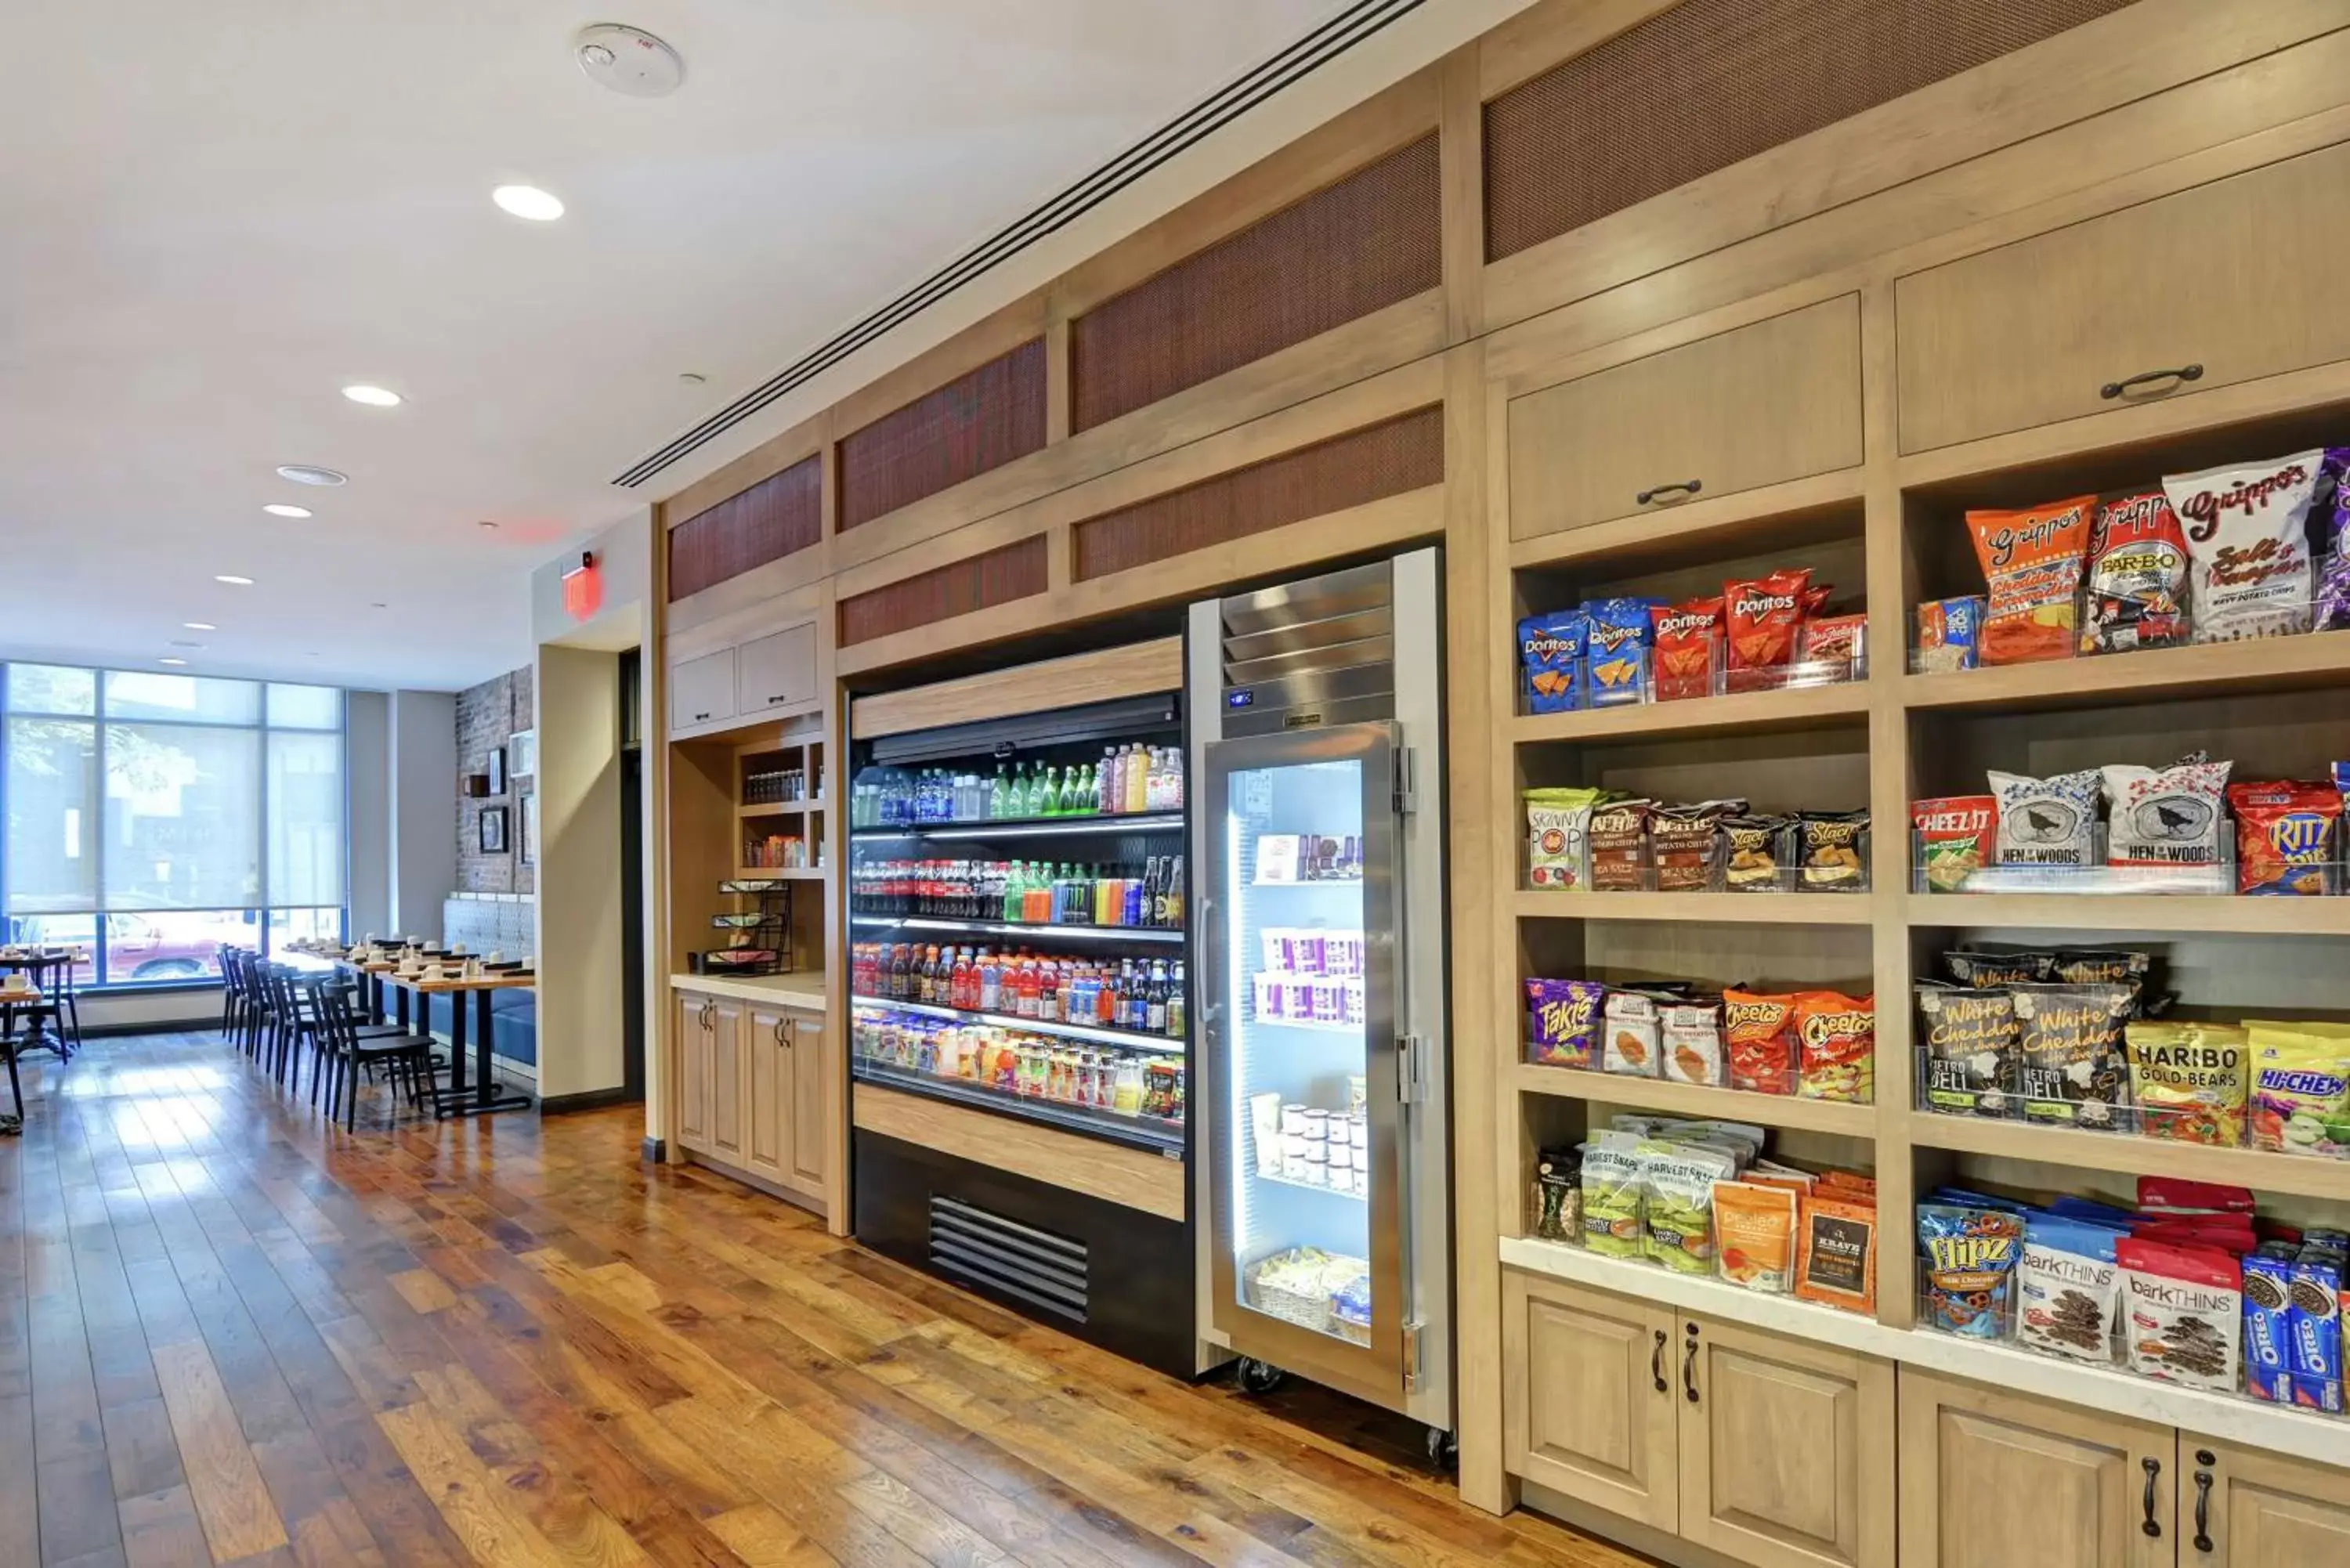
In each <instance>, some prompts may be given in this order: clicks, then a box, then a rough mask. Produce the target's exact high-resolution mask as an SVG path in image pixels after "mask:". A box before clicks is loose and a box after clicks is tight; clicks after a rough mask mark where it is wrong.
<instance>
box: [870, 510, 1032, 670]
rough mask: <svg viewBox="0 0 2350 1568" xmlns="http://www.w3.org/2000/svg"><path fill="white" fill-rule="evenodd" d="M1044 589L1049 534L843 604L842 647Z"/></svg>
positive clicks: (953, 563) (954, 563)
mask: <svg viewBox="0 0 2350 1568" xmlns="http://www.w3.org/2000/svg"><path fill="white" fill-rule="evenodd" d="M1045 586H1046V568H1045V535H1042V534H1038V535H1034V536H1033V537H1030V538H1026V539H1023V540H1021V541H1020V542H1019V543H1018V544H1016V545H1004V546H1003V548H1002V549H1000V550H990V551H988V552H987V553H986V554H985V555H983V556H970V557H968V558H967V559H964V560H961V561H955V562H951V563H950V564H949V565H947V566H940V567H937V568H935V569H934V570H931V571H928V572H920V573H917V574H916V575H915V576H910V577H900V578H899V579H898V580H897V581H896V582H894V583H884V584H883V585H882V586H881V587H878V588H873V589H870V590H868V591H867V592H865V593H861V594H856V595H852V596H851V597H848V598H845V599H843V600H841V601H840V645H841V646H842V647H843V648H850V647H854V646H855V645H856V644H858V643H860V642H870V641H872V640H873V639H875V638H877V637H888V636H889V634H890V633H892V632H899V631H911V630H912V629H913V628H916V627H918V626H930V625H931V624H932V623H934V622H937V621H942V620H949V619H951V618H954V617H956V616H959V615H969V614H970V613H971V612H972V611H973V610H983V609H986V608H989V607H992V606H994V605H1002V604H1010V603H1011V602H1012V601H1013V600H1014V599H1024V598H1026V597H1028V596H1029V595H1031V594H1041V593H1043V592H1044V591H1045Z"/></svg>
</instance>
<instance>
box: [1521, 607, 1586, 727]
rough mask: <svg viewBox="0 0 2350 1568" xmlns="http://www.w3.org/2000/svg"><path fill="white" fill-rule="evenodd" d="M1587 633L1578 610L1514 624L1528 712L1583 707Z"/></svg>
mask: <svg viewBox="0 0 2350 1568" xmlns="http://www.w3.org/2000/svg"><path fill="white" fill-rule="evenodd" d="M1590 631H1591V623H1590V621H1589V620H1588V619H1587V618H1586V617H1585V615H1584V613H1583V612H1582V611H1581V610H1579V609H1578V610H1555V611H1553V612H1551V613H1550V614H1548V615H1530V616H1528V617H1526V618H1525V619H1523V620H1522V621H1520V622H1518V659H1519V661H1520V663H1521V665H1522V666H1523V674H1524V677H1525V682H1526V708H1527V710H1528V711H1530V712H1535V713H1571V712H1573V711H1575V710H1576V709H1578V708H1580V707H1582V706H1583V650H1584V645H1585V643H1586V640H1587V639H1588V638H1589V636H1590Z"/></svg>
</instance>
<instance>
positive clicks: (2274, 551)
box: [2162, 449, 2325, 642]
mask: <svg viewBox="0 0 2350 1568" xmlns="http://www.w3.org/2000/svg"><path fill="white" fill-rule="evenodd" d="M2324 460H2325V452H2324V450H2323V449H2317V450H2313V451H2310V452H2295V453H2294V454H2293V455H2292V456H2291V457H2283V458H2277V459H2275V460H2273V461H2272V462H2254V463H2242V464H2238V465H2236V466H2233V467H2229V468H2210V469H2205V470H2204V471H2203V472H2200V473H2178V474H2165V475H2163V478H2162V488H2163V490H2164V492H2165V493H2167V494H2168V496H2169V497H2170V506H2171V510H2172V511H2174V512H2176V513H2178V520H2179V523H2180V524H2181V525H2183V526H2184V527H2185V529H2186V531H2187V554H2188V558H2189V561H2190V562H2191V563H2192V566H2193V576H2191V577H2190V579H2189V581H2190V583H2191V585H2192V589H2193V602H2192V616H2193V628H2194V637H2195V640H2196V641H2198V642H2235V641H2239V640H2241V639H2245V638H2255V637H2286V636H2291V635H2293V634H2294V633H2297V632H2304V631H2307V630H2308V629H2309V627H2310V615H2311V595H2312V590H2313V588H2314V581H2313V578H2312V575H2311V568H2310V558H2309V539H2308V535H2307V528H2308V523H2309V507H2310V503H2311V502H2312V501H2314V499H2315V498H2316V494H2317V478H2318V471H2319V468H2320V466H2321V465H2322V464H2323V463H2324Z"/></svg>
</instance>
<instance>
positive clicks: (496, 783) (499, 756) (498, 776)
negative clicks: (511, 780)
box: [490, 746, 506, 794]
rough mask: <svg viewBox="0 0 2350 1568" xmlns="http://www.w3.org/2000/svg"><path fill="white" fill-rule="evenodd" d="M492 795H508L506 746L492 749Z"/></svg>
mask: <svg viewBox="0 0 2350 1568" xmlns="http://www.w3.org/2000/svg"><path fill="white" fill-rule="evenodd" d="M490 793H491V794H505V793H506V749H505V748H504V746H492V747H491V748H490Z"/></svg>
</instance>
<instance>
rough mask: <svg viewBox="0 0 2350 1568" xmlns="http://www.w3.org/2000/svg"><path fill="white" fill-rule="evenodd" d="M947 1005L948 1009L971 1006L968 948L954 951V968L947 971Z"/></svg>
mask: <svg viewBox="0 0 2350 1568" xmlns="http://www.w3.org/2000/svg"><path fill="white" fill-rule="evenodd" d="M947 1005H948V1006H949V1007H969V1006H970V1005H971V950H970V949H969V948H957V949H956V950H955V961H954V968H952V969H951V970H949V971H947Z"/></svg>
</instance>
